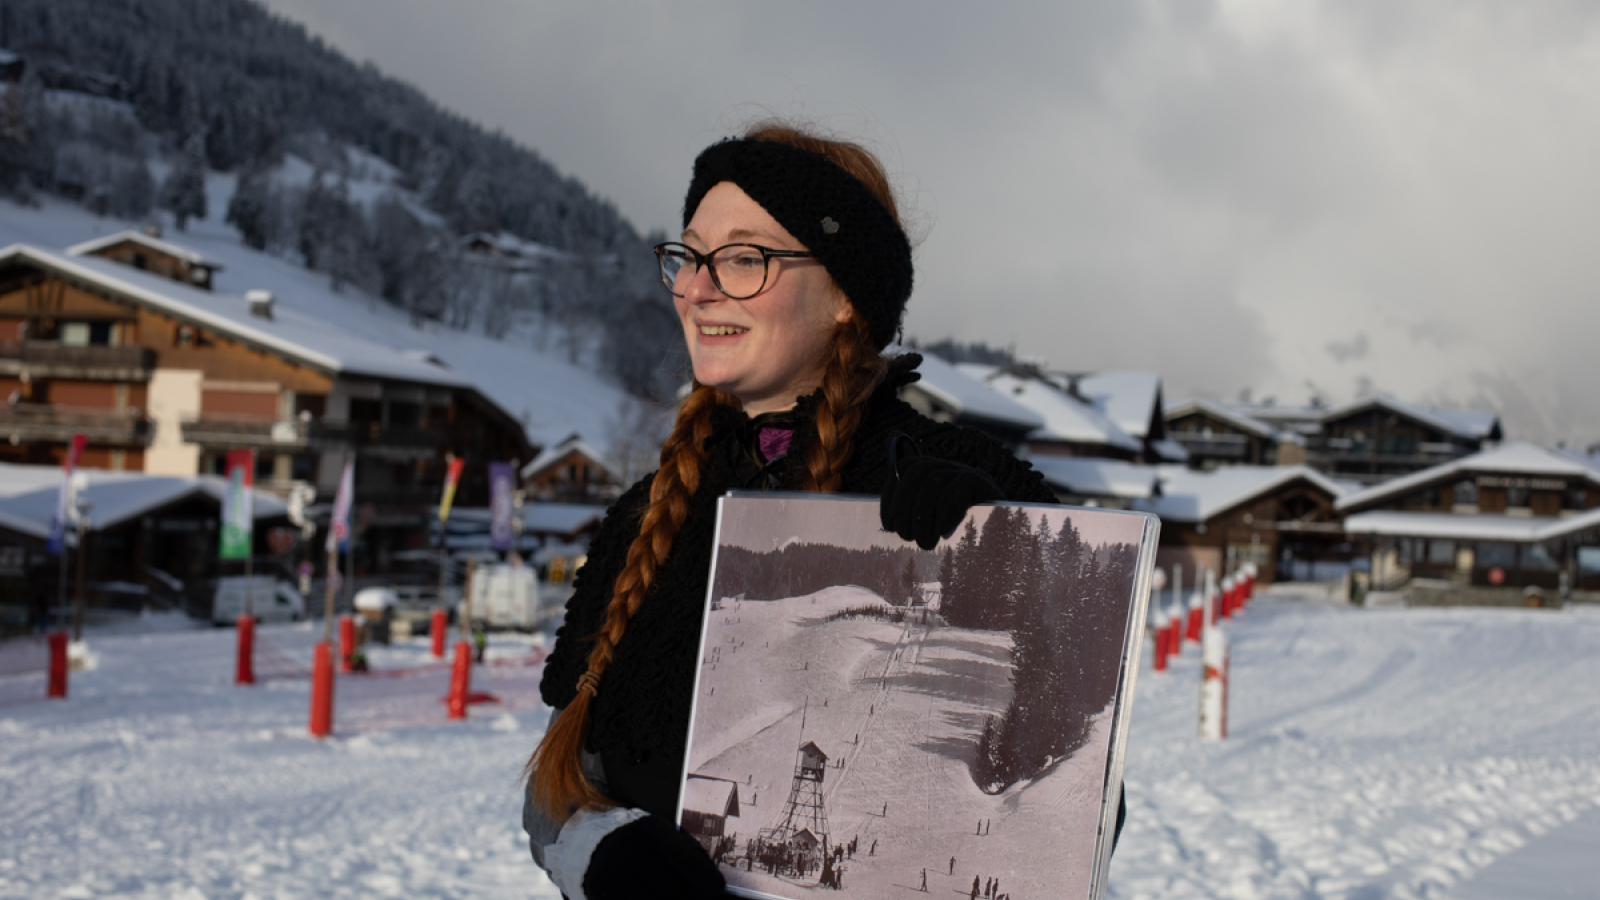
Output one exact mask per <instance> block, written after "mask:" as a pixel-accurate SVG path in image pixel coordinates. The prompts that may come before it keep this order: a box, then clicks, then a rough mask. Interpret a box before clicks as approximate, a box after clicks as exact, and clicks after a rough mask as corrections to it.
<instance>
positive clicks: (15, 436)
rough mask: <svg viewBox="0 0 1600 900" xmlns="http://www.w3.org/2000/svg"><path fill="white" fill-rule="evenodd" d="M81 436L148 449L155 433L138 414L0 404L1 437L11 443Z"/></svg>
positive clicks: (54, 440) (98, 442)
mask: <svg viewBox="0 0 1600 900" xmlns="http://www.w3.org/2000/svg"><path fill="white" fill-rule="evenodd" d="M74 434H82V435H84V436H85V437H86V438H88V440H89V443H91V444H104V445H111V446H125V447H148V446H149V445H150V440H151V438H152V437H153V436H154V434H155V429H154V427H152V423H151V422H150V420H149V419H148V418H147V417H145V415H144V414H143V413H139V412H133V411H129V412H115V411H112V410H94V409H82V408H79V407H71V406H50V405H48V404H43V403H17V404H0V438H10V439H11V441H12V442H13V443H18V444H21V443H27V442H30V441H37V442H41V443H54V442H57V441H60V442H67V441H71V440H72V436H73V435H74Z"/></svg>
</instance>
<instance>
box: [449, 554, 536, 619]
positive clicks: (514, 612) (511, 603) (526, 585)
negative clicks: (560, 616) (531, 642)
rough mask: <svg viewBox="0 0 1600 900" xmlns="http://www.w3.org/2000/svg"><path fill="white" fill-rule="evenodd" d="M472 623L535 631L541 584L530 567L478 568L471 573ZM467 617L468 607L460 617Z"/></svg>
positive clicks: (462, 607) (460, 609) (501, 566)
mask: <svg viewBox="0 0 1600 900" xmlns="http://www.w3.org/2000/svg"><path fill="white" fill-rule="evenodd" d="M471 598H472V621H473V622H474V623H478V622H481V623H483V624H484V625H486V626H487V627H489V628H516V629H519V630H522V631H532V630H533V629H534V628H537V627H538V625H539V582H538V579H537V576H536V573H535V572H534V570H533V569H531V568H529V567H527V566H509V565H492V566H479V567H478V568H477V570H476V571H474V572H473V573H472V593H471ZM462 615H466V608H465V604H463V605H462V606H461V607H459V608H458V610H457V616H458V617H459V616H462Z"/></svg>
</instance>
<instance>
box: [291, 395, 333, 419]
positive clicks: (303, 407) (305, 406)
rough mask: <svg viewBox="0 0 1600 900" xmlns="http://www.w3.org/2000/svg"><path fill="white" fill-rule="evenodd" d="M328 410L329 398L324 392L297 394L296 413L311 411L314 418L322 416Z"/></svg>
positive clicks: (295, 396) (295, 401) (295, 399)
mask: <svg viewBox="0 0 1600 900" xmlns="http://www.w3.org/2000/svg"><path fill="white" fill-rule="evenodd" d="M327 412H328V398H327V397H326V396H324V395H322V394H295V395H294V414H295V416H297V417H298V416H299V415H300V414H301V413H310V414H311V417H312V418H314V419H320V418H322V417H323V416H324V415H325V414H326V413H327Z"/></svg>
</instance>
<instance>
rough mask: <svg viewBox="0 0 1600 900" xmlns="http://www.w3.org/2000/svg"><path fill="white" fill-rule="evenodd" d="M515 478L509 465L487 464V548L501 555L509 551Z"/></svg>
mask: <svg viewBox="0 0 1600 900" xmlns="http://www.w3.org/2000/svg"><path fill="white" fill-rule="evenodd" d="M515 478H516V476H515V475H514V474H513V473H512V471H511V464H510V463H490V464H489V546H490V547H491V548H493V549H494V550H497V551H500V552H502V553H504V552H505V551H507V550H510V549H511V512H512V502H511V492H512V490H513V489H514V486H515Z"/></svg>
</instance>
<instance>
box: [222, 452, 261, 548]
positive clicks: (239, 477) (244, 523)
mask: <svg viewBox="0 0 1600 900" xmlns="http://www.w3.org/2000/svg"><path fill="white" fill-rule="evenodd" d="M227 472H228V491H227V493H226V494H224V495H223V497H222V550H221V557H222V558H223V559H249V558H250V539H251V529H252V527H253V526H254V524H255V517H254V515H253V512H254V510H253V509H252V507H253V506H254V504H253V503H252V499H253V496H254V495H253V492H252V488H254V487H255V480H256V478H255V475H256V452H255V451H254V450H229V451H228V457H227Z"/></svg>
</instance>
